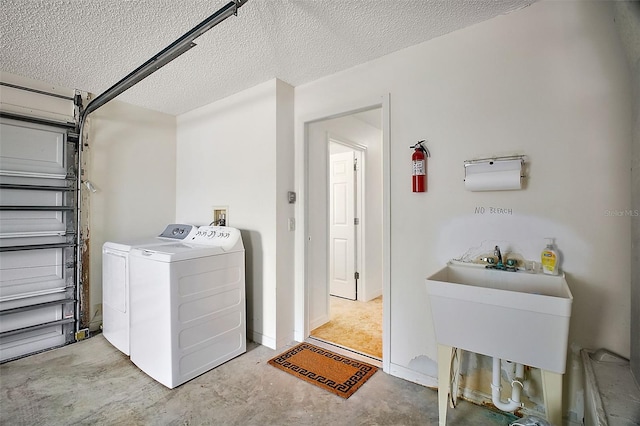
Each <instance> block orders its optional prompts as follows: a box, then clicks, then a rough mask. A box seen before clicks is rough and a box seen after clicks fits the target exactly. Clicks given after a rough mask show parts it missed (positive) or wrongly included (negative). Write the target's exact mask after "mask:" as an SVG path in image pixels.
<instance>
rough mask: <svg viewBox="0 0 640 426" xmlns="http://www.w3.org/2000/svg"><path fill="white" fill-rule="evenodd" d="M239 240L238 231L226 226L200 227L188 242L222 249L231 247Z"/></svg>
mask: <svg viewBox="0 0 640 426" xmlns="http://www.w3.org/2000/svg"><path fill="white" fill-rule="evenodd" d="M239 238H240V231H239V230H238V229H236V228H231V227H228V226H201V227H199V228H198V230H197V231H196V233H195V234H194V235H193V237H191V239H190V242H192V243H194V244H202V245H208V246H219V247H223V248H227V247H233V246H234V245H235V244H236V242H237V241H238V239H239Z"/></svg>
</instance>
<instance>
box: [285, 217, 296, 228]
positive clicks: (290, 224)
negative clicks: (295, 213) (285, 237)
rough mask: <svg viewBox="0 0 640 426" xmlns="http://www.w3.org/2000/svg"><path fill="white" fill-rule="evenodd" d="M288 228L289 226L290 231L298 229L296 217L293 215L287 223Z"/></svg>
mask: <svg viewBox="0 0 640 426" xmlns="http://www.w3.org/2000/svg"><path fill="white" fill-rule="evenodd" d="M287 228H289V231H295V230H296V219H295V218H293V217H290V218H289V221H288V223H287Z"/></svg>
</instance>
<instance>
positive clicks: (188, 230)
mask: <svg viewBox="0 0 640 426" xmlns="http://www.w3.org/2000/svg"><path fill="white" fill-rule="evenodd" d="M195 229H196V227H195V226H193V225H184V224H180V223H172V224H170V225H167V227H166V228H165V229H164V231H162V234H160V235H159V237H161V238H172V239H174V240H186V238H187V237H189V236H190V234H192V231H194V230H195Z"/></svg>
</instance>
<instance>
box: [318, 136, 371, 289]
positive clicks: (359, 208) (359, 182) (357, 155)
mask: <svg viewBox="0 0 640 426" xmlns="http://www.w3.org/2000/svg"><path fill="white" fill-rule="evenodd" d="M332 142H333V143H335V144H338V145H342V146H344V147H346V148H348V149H350V150H351V151H353V152H354V159H355V160H356V161H357V163H358V167H359V169H358V173H356V184H355V189H354V190H355V197H356V206H355V208H356V212H355V216H356V217H357V218H358V220H359V222H358V225H356V235H355V247H354V251H355V255H356V260H355V270H356V272H358V273H359V278H358V281H357V282H356V298H355V300H362V295H363V294H364V289H365V287H366V284H367V281H366V271H365V269H364V262H363V260H364V259H365V250H366V245H365V244H364V242H365V241H366V226H365V225H366V212H365V210H364V206H365V205H366V203H365V197H366V190H365V187H366V174H365V171H366V168H365V164H366V161H367V160H366V152H367V147H366V146H364V145H361V144H359V143H356V142H352V141H349V140H347V139H345V138H343V137H341V136H337V135H334V134H332V133H331V132H329V133H328V134H327V152H328V155H327V161H328V163H327V170H330V168H331V163H330V161H331V143H332ZM327 179H328V180H329V182H328V184H330V183H331V176H330V173H327ZM327 207H328V208H329V209H330V208H331V200H330V199H329V200H327ZM328 215H330V212H329V211H327V216H328ZM328 248H329V250H331V247H330V245H329V246H328ZM328 256H330V255H328ZM327 259H330V257H327ZM329 287H330V286H329ZM329 292H331V290H330V289H329Z"/></svg>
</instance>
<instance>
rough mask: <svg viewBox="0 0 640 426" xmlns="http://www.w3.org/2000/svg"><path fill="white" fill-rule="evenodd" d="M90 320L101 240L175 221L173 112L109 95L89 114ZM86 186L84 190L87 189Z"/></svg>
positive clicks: (95, 320) (98, 292)
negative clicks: (93, 189) (114, 98)
mask: <svg viewBox="0 0 640 426" xmlns="http://www.w3.org/2000/svg"><path fill="white" fill-rule="evenodd" d="M89 126H90V130H89V132H90V133H89V138H88V139H87V140H85V142H86V143H88V144H89V146H88V147H85V155H86V153H88V156H89V159H88V160H87V161H88V163H89V164H88V167H87V173H86V177H85V179H88V180H90V181H91V182H92V183H93V185H94V186H95V187H96V189H97V192H95V193H89V199H90V211H89V241H90V244H89V254H90V283H91V286H90V298H91V301H90V303H91V324H92V327H93V326H94V325H99V324H100V322H101V319H102V318H101V314H96V312H98V309H97V306H98V304H101V303H102V245H103V244H104V243H105V241H127V240H132V239H139V238H147V237H150V236H154V235H158V234H160V232H162V231H163V230H164V228H165V226H166V225H167V224H169V223H173V222H174V221H175V205H176V195H175V194H176V165H175V156H176V136H175V135H176V118H175V117H174V116H171V115H168V114H163V113H159V112H156V111H151V110H148V109H144V108H140V107H136V106H133V105H130V104H127V103H124V102H120V101H118V100H113V101H111V102H109V103H107V104H106V105H104V106H103V107H101V108H100V109H98V110H96V111H95V112H94V113H92V114H91V115H89ZM87 192H88V191H87Z"/></svg>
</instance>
